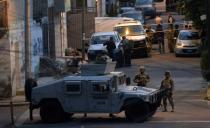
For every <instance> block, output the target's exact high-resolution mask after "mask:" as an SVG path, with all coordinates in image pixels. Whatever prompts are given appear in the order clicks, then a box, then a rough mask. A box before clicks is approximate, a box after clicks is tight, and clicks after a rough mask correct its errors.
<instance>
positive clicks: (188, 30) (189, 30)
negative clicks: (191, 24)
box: [179, 29, 198, 33]
mask: <svg viewBox="0 0 210 128" xmlns="http://www.w3.org/2000/svg"><path fill="white" fill-rule="evenodd" d="M179 32H180V33H182V32H198V30H195V29H187V30H180V31H179Z"/></svg>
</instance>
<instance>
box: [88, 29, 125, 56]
mask: <svg viewBox="0 0 210 128" xmlns="http://www.w3.org/2000/svg"><path fill="white" fill-rule="evenodd" d="M110 37H113V39H114V42H115V45H116V49H115V50H114V53H117V52H119V51H121V50H120V47H119V45H120V41H121V37H120V35H119V34H118V32H116V31H113V32H96V33H94V34H93V35H92V36H91V40H90V46H89V48H88V59H89V60H94V59H95V57H96V56H97V54H100V53H107V49H106V46H104V45H103V44H104V43H105V42H106V41H108V40H109V39H110Z"/></svg>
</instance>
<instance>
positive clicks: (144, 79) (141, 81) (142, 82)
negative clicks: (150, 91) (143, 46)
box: [133, 66, 150, 87]
mask: <svg viewBox="0 0 210 128" xmlns="http://www.w3.org/2000/svg"><path fill="white" fill-rule="evenodd" d="M139 71H140V72H139V74H137V75H136V76H135V78H134V80H133V81H134V82H135V83H137V86H142V87H146V85H147V83H148V82H149V79H150V77H149V75H147V74H146V73H145V68H144V66H140V68H139Z"/></svg>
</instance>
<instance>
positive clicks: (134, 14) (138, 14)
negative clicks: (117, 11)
mask: <svg viewBox="0 0 210 128" xmlns="http://www.w3.org/2000/svg"><path fill="white" fill-rule="evenodd" d="M121 17H128V18H133V19H134V20H138V21H140V22H141V23H142V24H144V23H145V20H144V14H143V12H142V11H129V12H126V13H123V14H121Z"/></svg>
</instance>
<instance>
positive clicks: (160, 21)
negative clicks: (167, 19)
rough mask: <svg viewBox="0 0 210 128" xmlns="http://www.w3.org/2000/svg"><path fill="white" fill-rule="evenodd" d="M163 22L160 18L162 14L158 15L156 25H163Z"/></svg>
mask: <svg viewBox="0 0 210 128" xmlns="http://www.w3.org/2000/svg"><path fill="white" fill-rule="evenodd" d="M162 22H163V20H162V18H161V17H160V14H157V15H156V18H155V23H156V24H157V25H158V24H162Z"/></svg>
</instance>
